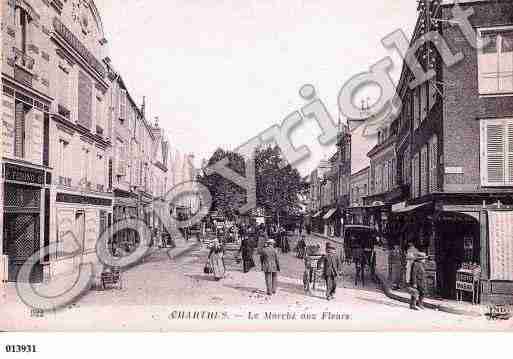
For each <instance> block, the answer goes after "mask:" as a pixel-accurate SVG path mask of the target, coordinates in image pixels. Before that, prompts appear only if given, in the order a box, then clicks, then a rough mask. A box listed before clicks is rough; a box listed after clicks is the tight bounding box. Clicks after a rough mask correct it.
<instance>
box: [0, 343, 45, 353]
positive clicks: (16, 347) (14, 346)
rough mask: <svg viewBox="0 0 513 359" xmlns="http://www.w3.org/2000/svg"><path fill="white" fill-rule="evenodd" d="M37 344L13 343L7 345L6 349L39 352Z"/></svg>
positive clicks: (12, 351)
mask: <svg viewBox="0 0 513 359" xmlns="http://www.w3.org/2000/svg"><path fill="white" fill-rule="evenodd" d="M36 349H37V348H36V346H35V345H33V344H22V345H18V344H11V345H6V346H5V351H6V352H7V353H35V352H37V350H36Z"/></svg>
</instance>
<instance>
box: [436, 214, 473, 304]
mask: <svg viewBox="0 0 513 359" xmlns="http://www.w3.org/2000/svg"><path fill="white" fill-rule="evenodd" d="M437 232H438V234H439V236H438V238H439V240H438V245H437V252H438V253H437V257H438V260H437V265H438V273H439V274H438V277H439V288H440V295H441V296H442V297H443V298H446V299H456V272H457V271H458V270H459V269H460V268H461V266H462V264H463V263H478V264H479V262H480V228H479V221H478V220H477V219H476V218H474V217H472V216H470V215H467V214H463V213H457V212H444V213H443V214H442V215H440V217H439V218H438V221H437Z"/></svg>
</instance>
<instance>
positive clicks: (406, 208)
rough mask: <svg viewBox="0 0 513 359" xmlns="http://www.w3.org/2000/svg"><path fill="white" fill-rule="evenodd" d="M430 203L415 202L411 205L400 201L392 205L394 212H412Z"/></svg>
mask: <svg viewBox="0 0 513 359" xmlns="http://www.w3.org/2000/svg"><path fill="white" fill-rule="evenodd" d="M428 204H429V203H428V202H426V203H421V204H414V205H411V206H406V204H405V203H404V202H401V203H398V204H397V205H393V206H392V212H393V213H406V212H411V211H413V210H415V209H417V208H420V207H424V206H427V205H428Z"/></svg>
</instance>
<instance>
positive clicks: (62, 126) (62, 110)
mask: <svg viewBox="0 0 513 359" xmlns="http://www.w3.org/2000/svg"><path fill="white" fill-rule="evenodd" d="M1 6H2V24H3V26H2V31H3V34H2V38H3V42H2V46H3V58H2V83H3V113H2V118H3V150H4V174H5V178H4V180H5V188H4V191H5V196H4V201H5V202H4V225H3V229H4V238H3V244H4V246H3V248H4V253H5V254H7V256H8V257H9V260H8V262H9V269H8V272H9V280H14V278H15V275H16V273H17V268H19V266H20V264H22V263H23V262H24V261H25V260H26V259H27V257H28V256H30V255H31V254H33V253H34V252H35V251H37V250H38V249H39V248H41V247H42V246H45V245H47V244H49V243H50V242H52V243H57V246H58V252H57V254H52V255H50V256H47V257H44V258H39V261H38V263H37V265H36V270H35V271H34V278H33V279H34V280H38V279H41V277H42V273H43V266H46V268H47V269H48V273H49V274H52V273H55V272H60V271H66V270H67V269H69V267H70V266H73V265H74V264H76V260H75V259H73V258H71V256H70V254H69V253H70V252H74V251H77V250H78V251H79V252H80V254H81V256H83V255H88V254H89V253H91V252H92V251H93V249H94V245H95V243H96V237H97V235H98V233H100V232H101V230H102V226H105V225H106V223H107V217H108V214H109V213H110V212H111V195H110V194H109V193H108V192H107V188H106V186H105V184H106V177H107V176H106V173H107V161H106V150H107V149H108V148H109V146H110V142H109V140H108V138H107V137H106V134H105V121H106V116H105V113H106V111H105V106H104V96H105V93H106V90H107V86H108V85H107V82H106V79H105V75H106V72H105V67H104V66H103V64H102V59H103V58H104V57H105V53H106V49H105V45H106V40H105V38H104V35H103V29H102V23H101V19H100V17H99V14H98V11H97V9H96V7H95V5H94V3H93V2H92V1H74V2H72V1H68V2H64V3H63V2H60V1H41V0H34V1H4V2H2V5H1ZM24 228H28V230H22V229H24Z"/></svg>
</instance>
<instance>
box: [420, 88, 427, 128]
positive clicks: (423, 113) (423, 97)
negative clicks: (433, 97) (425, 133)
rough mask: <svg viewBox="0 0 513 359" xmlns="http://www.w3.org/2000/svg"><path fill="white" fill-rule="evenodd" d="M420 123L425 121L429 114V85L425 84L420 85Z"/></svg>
mask: <svg viewBox="0 0 513 359" xmlns="http://www.w3.org/2000/svg"><path fill="white" fill-rule="evenodd" d="M419 93H420V122H422V121H424V120H425V119H426V117H427V113H428V103H427V100H428V83H427V82H425V83H423V84H422V85H420V89H419Z"/></svg>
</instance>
